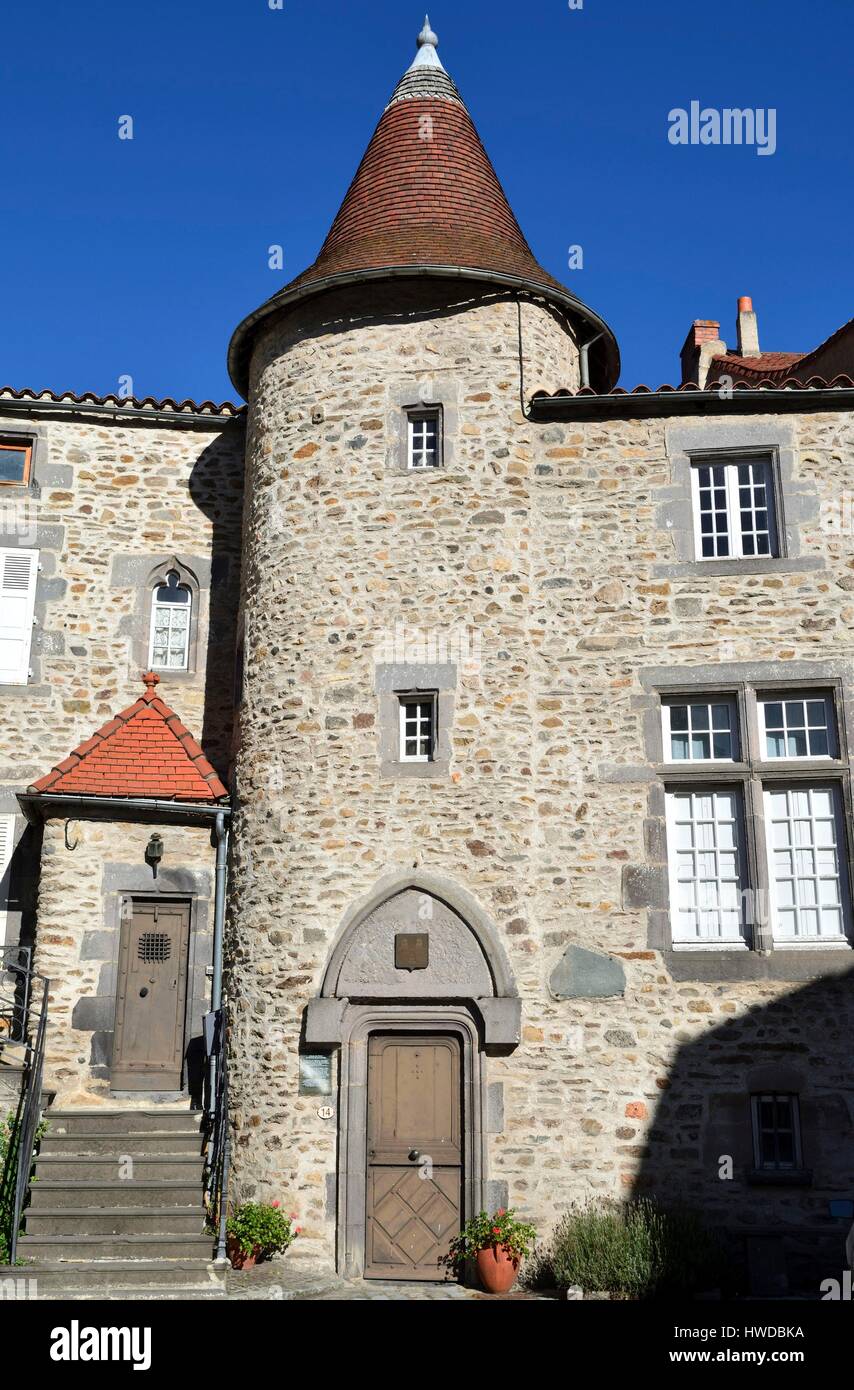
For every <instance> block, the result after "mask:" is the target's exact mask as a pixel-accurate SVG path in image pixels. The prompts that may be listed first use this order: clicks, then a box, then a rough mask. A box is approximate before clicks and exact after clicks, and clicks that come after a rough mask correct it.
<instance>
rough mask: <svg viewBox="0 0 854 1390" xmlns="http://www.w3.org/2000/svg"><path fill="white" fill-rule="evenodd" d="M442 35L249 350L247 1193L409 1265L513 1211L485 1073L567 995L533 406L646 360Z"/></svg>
mask: <svg viewBox="0 0 854 1390" xmlns="http://www.w3.org/2000/svg"><path fill="white" fill-rule="evenodd" d="M437 42H438V40H437V38H436V36H435V34H434V33H433V32H432V30H431V29H430V25H429V21H427V22H426V23H425V27H424V30H423V31H422V33H421V35H420V36H419V40H418V45H419V46H418V54H417V57H416V58H415V61H414V62H413V64H412V66H411V67H410V68H409V70H408V71H407V72H406V73H405V75H404V76H403V78H402V79H401V81H400V82H399V83H398V85H397V87H396V89H395V90H394V93H393V95H392V97H391V100H390V102H389V104H388V105H387V107H386V109H385V111H384V112H383V115H382V118H381V120H380V122H379V125H378V127H377V129H376V131H375V133H374V136H373V138H372V140H371V142H370V145H369V146H368V149H367V152H366V154H365V156H364V158H363V160H362V162H361V164H360V166H359V169H358V171H357V173H356V176H355V178H354V180H353V183H352V185H351V187H350V189H349V191H348V193H347V195H346V197H345V199H344V202H343V204H342V206H341V209H340V211H339V213H338V215H337V217H336V218H335V221H334V223H333V225H332V228H331V230H330V232H329V235H328V236H327V238H326V241H325V242H324V244H323V247H322V249H321V252H320V255H319V256H318V258H317V260H316V261H315V263H314V264H313V265H312V266H311V267H310V268H309V269H308V270H307V271H305V272H304V274H302V275H300V276H298V277H297V279H295V280H294V281H292V282H291V283H290V284H289V285H287V286H286V287H285V288H284V289H283V290H281V291H280V292H279V293H278V294H276V295H275V296H274V297H273V298H272V299H270V300H269V301H268V302H267V303H266V304H264V305H262V306H261V308H260V309H258V310H257V311H256V312H255V313H254V314H251V315H250V316H249V317H248V318H247V319H246V320H245V321H244V322H243V323H242V324H241V325H240V327H239V328H238V329H237V331H236V333H235V335H234V338H233V340H232V344H231V350H230V368H231V372H232V377H233V380H234V382H235V384H236V385H237V386H238V388H239V389H240V390H241V391H242V392H244V393H245V394H246V396H247V399H248V401H249V430H248V459H247V494H246V513H245V515H246V523H245V549H244V578H243V626H244V647H243V650H244V659H243V684H242V703H241V707H240V713H239V751H238V758H237V769H236V787H235V802H236V808H235V818H234V830H233V837H232V862H231V872H230V942H229V954H230V975H229V985H228V988H229V999H230V1006H231V1015H232V1022H233V1047H232V1077H233V1080H232V1100H233V1124H234V1136H235V1143H234V1170H235V1182H236V1190H237V1192H238V1193H239V1195H242V1196H244V1197H248V1196H259V1197H266V1198H274V1197H275V1198H279V1199H280V1200H282V1201H283V1202H284V1203H287V1204H290V1206H291V1207H292V1208H293V1209H294V1210H295V1211H297V1212H298V1214H299V1219H300V1222H301V1225H302V1227H303V1237H302V1239H301V1240H300V1242H298V1244H297V1246H296V1247H295V1250H294V1254H298V1252H300V1251H301V1252H302V1253H303V1254H305V1253H309V1254H311V1255H312V1256H314V1257H315V1258H321V1259H323V1260H326V1261H328V1262H330V1263H331V1262H332V1261H333V1260H337V1263H338V1266H339V1268H341V1269H343V1270H346V1271H348V1272H350V1273H358V1272H362V1271H363V1272H365V1273H367V1274H379V1275H383V1274H384V1275H386V1276H388V1275H389V1273H393V1272H394V1271H395V1270H397V1271H398V1273H402V1274H404V1275H408V1276H409V1277H425V1273H426V1276H427V1277H429V1273H430V1271H431V1270H434V1271H435V1269H436V1268H437V1265H436V1261H437V1259H438V1255H437V1251H439V1249H440V1247H442V1243H443V1242H444V1248H446V1246H447V1235H448V1232H451V1231H452V1230H453V1229H455V1223H457V1222H459V1220H461V1219H462V1218H463V1217H464V1215H465V1214H467V1213H469V1212H471V1211H473V1210H474V1211H476V1210H477V1209H478V1207H479V1205H482V1204H484V1203H487V1202H488V1201H490V1200H491V1198H493V1197H495V1198H498V1199H500V1198H501V1197H502V1196H503V1195H504V1194H505V1193H506V1192H507V1181H506V1177H505V1176H504V1175H503V1173H502V1163H501V1152H500V1144H499V1145H498V1146H496V1143H495V1142H494V1140H493V1139H492V1138H490V1135H495V1134H496V1132H497V1131H496V1129H495V1125H494V1123H493V1120H494V1117H492V1118H490V1114H489V1108H490V1094H491V1091H490V1084H491V1082H492V1080H493V1076H494V1075H498V1074H499V1072H500V1069H501V1068H505V1069H506V1068H507V1067H510V1066H512V1065H513V1063H512V1057H513V1052H514V1049H515V1047H516V1044H517V1043H518V1040H519V1037H520V1018H521V1015H522V1013H523V1011H524V1009H525V1007H526V991H527V990H528V989H529V988H530V989H534V988H536V989H537V990H539V989H540V988H541V984H540V981H539V980H538V979H537V980H536V981H533V980H532V979H531V978H530V977H531V966H530V963H529V961H528V959H527V958H526V956H525V953H524V952H522V951H519V950H515V949H514V945H513V942H514V937H513V934H512V930H511V927H512V922H513V920H514V919H515V918H517V917H518V914H519V903H520V902H521V900H522V899H523V898H524V897H525V895H526V893H527V892H528V887H527V885H526V874H527V865H528V859H529V851H530V846H531V844H532V842H533V839H534V821H535V802H534V798H533V796H532V789H531V762H532V756H531V755H532V746H533V744H534V742H535V739H536V731H535V716H534V703H535V701H534V700H533V698H532V681H533V679H534V677H535V670H536V664H537V641H538V629H537V612H536V604H535V603H534V602H533V601H532V597H531V596H532V593H533V592H534V591H535V589H536V583H537V580H536V577H535V576H536V570H537V555H538V546H539V536H538V534H537V529H538V528H537V526H536V525H535V524H533V517H532V512H531V489H532V486H533V478H534V470H535V467H536V448H537V444H538V436H537V432H536V430H535V427H534V426H533V425H532V424H531V423H530V422H529V420H528V418H527V413H526V403H527V401H528V400H529V399H530V396H531V395H532V393H533V392H534V391H536V390H538V389H545V390H547V391H553V390H555V389H558V388H561V387H569V388H578V386H579V385H581V384H582V382H586V383H590V384H592V385H593V386H594V388H595V389H597V390H607V389H609V388H610V387H611V386H612V385H613V384H614V382H615V381H616V377H617V375H618V371H619V360H618V355H617V348H616V343H615V341H614V338H613V335H612V334H611V332H610V330H609V329H608V328H607V326H606V325H605V324H604V323H603V322H602V321H601V320H600V319H599V318H598V317H597V315H595V314H594V313H593V312H592V311H591V310H589V309H587V308H586V307H585V306H584V305H583V304H581V303H580V302H579V301H578V300H577V299H576V298H575V297H574V296H573V295H572V294H571V293H570V292H569V291H568V290H567V289H565V288H564V287H563V286H562V285H560V284H559V283H558V282H557V281H556V280H554V279H553V278H552V277H551V276H550V275H549V274H547V272H546V271H545V270H543V269H542V268H541V267H540V266H539V265H538V263H537V261H536V260H535V259H534V256H533V254H532V252H531V250H530V248H529V246H528V244H527V242H526V241H525V238H524V236H523V234H522V232H521V230H520V228H519V225H518V223H517V221H516V218H515V216H514V215H513V212H512V211H511V209H510V206H509V204H508V202H507V199H506V197H505V195H504V192H503V189H502V187H501V185H500V183H499V181H498V178H497V176H496V174H495V171H494V169H493V167H492V165H491V163H490V161H489V158H488V156H487V154H486V152H485V150H484V148H483V145H482V144H481V141H480V139H479V137H478V134H477V132H476V130H475V128H474V125H473V123H472V120H471V118H470V116H469V113H468V111H467V110H466V107H465V105H464V103H463V100H462V98H461V96H460V93H459V91H458V90H457V87H456V86H455V84H454V82H453V81H452V80H451V78H450V77H449V76H448V74H447V73H446V71H445V69H444V67H443V66H442V63H441V61H440V59H439V57H438V54H437V51H436V47H437ZM495 1069H498V1070H495ZM507 1074H508V1075H509V1073H507ZM431 1127H432V1128H431ZM425 1145H427V1146H429V1149H430V1152H429V1153H428V1155H427V1159H426V1160H425V1159H424V1157H423V1155H424V1152H425ZM434 1151H435V1152H434ZM413 1154H418V1155H419V1157H418V1158H417V1159H414V1158H413V1157H412V1155H413ZM428 1160H429V1173H428V1172H427V1171H426V1170H424V1166H423V1165H424V1163H425V1162H427V1161H428ZM440 1160H441V1161H440ZM445 1160H447V1161H445ZM416 1183H418V1184H420V1185H419V1186H416ZM425 1184H426V1185H425ZM510 1196H511V1197H512V1191H511V1192H510ZM422 1208H423V1211H422V1210H421V1209H422ZM431 1241H432V1243H431Z"/></svg>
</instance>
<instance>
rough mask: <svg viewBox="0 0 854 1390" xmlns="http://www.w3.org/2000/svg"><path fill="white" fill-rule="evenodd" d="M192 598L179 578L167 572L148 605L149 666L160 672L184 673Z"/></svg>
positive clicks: (175, 573) (188, 646)
mask: <svg viewBox="0 0 854 1390" xmlns="http://www.w3.org/2000/svg"><path fill="white" fill-rule="evenodd" d="M192 607H193V598H192V594H191V593H190V590H189V589H188V588H187V587H186V585H184V584H182V583H181V579H180V575H179V574H178V573H177V572H176V571H175V570H170V571H169V573H168V574H167V576H166V583H165V584H158V586H157V588H156V589H155V590H154V594H153V596H152V602H151V651H150V654H149V660H150V664H151V666H152V667H153V668H159V669H161V670H173V671H186V669H187V666H188V663H189V654H190V615H191V613H192Z"/></svg>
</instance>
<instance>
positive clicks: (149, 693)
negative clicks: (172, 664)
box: [142, 671, 160, 700]
mask: <svg viewBox="0 0 854 1390" xmlns="http://www.w3.org/2000/svg"><path fill="white" fill-rule="evenodd" d="M142 683H143V685H144V686H145V694H144V695H143V697H142V698H143V699H144V700H153V699H154V688H155V686H157V685H159V684H160V677H159V676H158V675H157V673H156V672H155V671H143V673H142Z"/></svg>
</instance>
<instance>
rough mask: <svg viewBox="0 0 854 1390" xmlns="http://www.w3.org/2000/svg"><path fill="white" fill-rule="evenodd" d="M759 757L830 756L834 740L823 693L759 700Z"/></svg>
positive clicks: (834, 749)
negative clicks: (760, 754) (760, 740)
mask: <svg viewBox="0 0 854 1390" xmlns="http://www.w3.org/2000/svg"><path fill="white" fill-rule="evenodd" d="M759 712H760V733H761V736H762V756H763V757H765V758H832V757H835V756H836V739H835V729H834V720H833V713H832V705H831V702H830V700H829V699H828V698H827V697H826V696H823V695H819V696H812V695H807V696H805V697H804V696H797V697H796V698H794V699H768V698H765V699H762V700H760V701H759Z"/></svg>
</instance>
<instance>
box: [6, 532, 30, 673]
mask: <svg viewBox="0 0 854 1390" xmlns="http://www.w3.org/2000/svg"><path fill="white" fill-rule="evenodd" d="M38 569H39V552H38V551H37V550H0V685H26V684H27V678H28V676H29V669H30V646H31V644H32V640H33V611H34V609H35V604H36V578H37V576H38Z"/></svg>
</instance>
